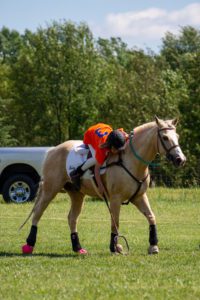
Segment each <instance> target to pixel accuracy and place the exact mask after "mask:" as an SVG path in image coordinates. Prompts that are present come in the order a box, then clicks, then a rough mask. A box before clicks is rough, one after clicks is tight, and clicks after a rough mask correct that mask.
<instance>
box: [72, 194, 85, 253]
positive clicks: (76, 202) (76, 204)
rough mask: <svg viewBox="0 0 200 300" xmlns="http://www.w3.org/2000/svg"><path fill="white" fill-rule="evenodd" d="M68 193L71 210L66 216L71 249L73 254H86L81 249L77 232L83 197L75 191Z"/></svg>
mask: <svg viewBox="0 0 200 300" xmlns="http://www.w3.org/2000/svg"><path fill="white" fill-rule="evenodd" d="M68 193H69V195H70V198H71V208H70V211H69V214H68V224H69V227H70V231H71V243H72V249H73V251H74V252H77V253H80V254H86V253H87V251H86V250H85V249H83V248H82V247H81V244H80V241H79V237H78V231H77V223H78V217H79V215H80V213H81V211H82V208H83V202H84V195H83V194H82V193H80V192H76V191H73V192H68Z"/></svg>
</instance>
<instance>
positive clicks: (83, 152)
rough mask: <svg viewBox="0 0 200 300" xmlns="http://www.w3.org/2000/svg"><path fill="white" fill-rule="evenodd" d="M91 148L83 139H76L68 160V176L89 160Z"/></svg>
mask: <svg viewBox="0 0 200 300" xmlns="http://www.w3.org/2000/svg"><path fill="white" fill-rule="evenodd" d="M88 152H89V149H88V148H86V147H85V145H84V144H83V142H82V141H76V142H75V143H74V146H73V148H72V150H71V151H70V152H69V154H68V156H67V160H66V169H67V174H68V176H69V175H70V173H71V172H72V171H73V170H74V169H76V168H78V167H79V166H80V165H82V164H83V163H84V162H85V161H86V160H87V155H88Z"/></svg>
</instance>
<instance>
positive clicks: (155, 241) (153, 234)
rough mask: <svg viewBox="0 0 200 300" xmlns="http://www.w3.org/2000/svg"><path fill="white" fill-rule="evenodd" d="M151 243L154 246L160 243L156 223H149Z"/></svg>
mask: <svg viewBox="0 0 200 300" xmlns="http://www.w3.org/2000/svg"><path fill="white" fill-rule="evenodd" d="M149 243H150V245H152V246H153V245H157V244H158V237H157V229H156V225H149Z"/></svg>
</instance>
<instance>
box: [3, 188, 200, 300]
mask: <svg viewBox="0 0 200 300" xmlns="http://www.w3.org/2000/svg"><path fill="white" fill-rule="evenodd" d="M148 194H149V198H150V202H151V206H152V208H153V211H154V213H155V215H156V217H157V224H158V237H159V247H160V253H159V255H154V256H149V255H148V254H147V247H148V225H147V222H146V220H145V218H144V217H143V216H142V215H141V214H140V213H139V211H137V210H136V208H135V207H134V206H133V205H131V204H129V205H128V206H123V207H122V211H121V218H120V220H121V223H120V225H121V226H120V232H121V233H122V234H124V235H125V236H126V238H127V239H128V242H129V245H130V254H129V255H128V256H121V255H118V256H117V255H110V253H109V250H108V245H109V239H110V219H109V214H108V211H107V208H106V205H105V204H104V203H103V202H100V201H90V200H89V201H88V200H86V203H85V207H84V210H83V212H82V215H81V218H80V221H79V235H80V238H81V242H82V245H83V246H84V247H85V248H86V249H87V250H88V251H89V254H88V255H87V256H78V255H76V254H74V253H73V252H72V251H71V244H70V235H69V229H68V225H67V222H66V216H67V213H68V209H69V199H68V198H66V195H63V194H60V195H59V196H58V197H57V198H56V199H55V200H54V202H52V204H51V205H50V206H49V207H48V209H47V210H46V212H45V214H44V216H43V218H42V219H41V222H40V224H39V227H38V240H37V244H36V248H35V252H34V254H33V255H32V256H29V257H27V256H23V255H22V254H21V245H22V244H23V243H24V242H25V239H26V237H27V234H28V232H29V229H30V222H29V223H28V225H26V227H25V228H24V229H23V230H22V231H21V232H20V233H19V232H18V227H19V225H20V224H21V223H22V221H23V220H24V219H25V217H26V216H27V214H28V213H29V211H30V209H31V207H32V204H24V205H15V204H5V203H4V202H3V200H0V233H1V237H0V239H1V242H0V299H2V300H7V299H12V300H13V299H22V300H23V299H37V300H38V299H48V300H49V299H72V300H75V299H82V300H84V299H87V300H90V299H115V300H119V299H200V249H199V244H200V215H199V213H200V190H199V189H191V190H187V189H182V190H181V189H177V190H172V189H162V188H156V189H151V190H149V193H148Z"/></svg>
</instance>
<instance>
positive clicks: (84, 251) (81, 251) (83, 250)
mask: <svg viewBox="0 0 200 300" xmlns="http://www.w3.org/2000/svg"><path fill="white" fill-rule="evenodd" d="M77 253H79V254H88V252H87V250H85V249H83V248H81V249H80V250H78V251H77Z"/></svg>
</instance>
